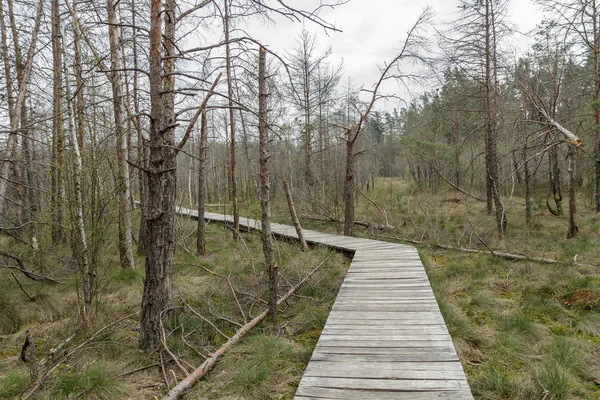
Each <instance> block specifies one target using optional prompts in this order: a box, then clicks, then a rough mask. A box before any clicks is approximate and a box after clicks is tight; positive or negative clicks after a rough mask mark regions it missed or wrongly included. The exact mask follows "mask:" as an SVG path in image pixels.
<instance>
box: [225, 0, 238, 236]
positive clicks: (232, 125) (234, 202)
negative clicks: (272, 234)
mask: <svg viewBox="0 0 600 400" xmlns="http://www.w3.org/2000/svg"><path fill="white" fill-rule="evenodd" d="M229 1H230V0H224V10H225V13H224V14H225V15H224V17H223V25H224V30H225V66H226V70H227V95H228V97H229V100H228V101H229V128H230V140H231V160H230V162H231V167H230V172H229V173H230V178H229V179H230V181H231V205H232V209H233V210H232V212H233V237H234V239H235V240H239V239H240V212H239V209H238V198H237V181H236V170H235V118H234V115H233V82H232V79H233V76H232V75H233V74H232V73H231V52H230V48H229Z"/></svg>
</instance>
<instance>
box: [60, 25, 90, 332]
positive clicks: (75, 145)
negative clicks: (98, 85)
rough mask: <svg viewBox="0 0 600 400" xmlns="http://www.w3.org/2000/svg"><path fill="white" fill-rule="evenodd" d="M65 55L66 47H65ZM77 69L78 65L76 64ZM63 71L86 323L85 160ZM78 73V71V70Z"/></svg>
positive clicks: (64, 68) (88, 307)
mask: <svg viewBox="0 0 600 400" xmlns="http://www.w3.org/2000/svg"><path fill="white" fill-rule="evenodd" d="M62 32H63V37H64V36H65V33H64V32H65V30H64V27H63V29H62ZM63 56H64V48H63ZM75 69H76V70H77V66H75ZM63 71H64V76H65V94H66V96H67V97H66V98H67V115H68V119H69V132H70V133H71V136H70V139H71V140H70V141H71V147H72V149H73V155H74V158H75V160H74V161H75V169H74V171H73V184H74V185H73V189H74V191H75V226H76V232H77V233H76V235H75V237H76V239H77V244H76V245H75V244H74V247H75V246H77V247H78V249H77V251H76V252H75V253H76V255H77V256H76V257H75V258H76V259H77V260H78V261H79V262H80V270H81V276H82V281H83V318H84V320H85V323H86V324H89V323H90V318H91V312H92V287H93V276H94V275H93V274H92V273H91V271H90V263H89V257H88V245H87V236H86V231H85V222H84V219H83V189H82V179H81V177H82V175H83V162H82V158H81V152H80V149H79V136H78V135H77V132H78V131H77V129H76V125H77V124H76V120H75V110H74V107H73V102H72V101H71V85H70V83H69V74H68V71H67V66H66V64H64V65H63ZM76 75H77V72H76Z"/></svg>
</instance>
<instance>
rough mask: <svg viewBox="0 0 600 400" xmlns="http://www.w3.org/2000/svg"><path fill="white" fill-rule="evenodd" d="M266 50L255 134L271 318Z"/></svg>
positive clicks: (273, 275) (273, 280) (273, 286)
mask: <svg viewBox="0 0 600 400" xmlns="http://www.w3.org/2000/svg"><path fill="white" fill-rule="evenodd" d="M266 54H267V51H266V50H265V48H264V47H262V46H261V47H260V48H259V58H258V135H259V147H260V159H259V164H260V208H261V209H262V216H261V219H260V222H261V235H262V243H263V253H264V255H265V264H266V267H267V274H268V276H269V316H270V317H271V321H275V320H276V318H277V263H276V262H275V250H274V248H273V233H272V232H271V204H270V188H271V182H270V181H269V127H268V125H267V118H268V115H267V112H268V111H267V98H268V96H269V95H268V93H267V84H266Z"/></svg>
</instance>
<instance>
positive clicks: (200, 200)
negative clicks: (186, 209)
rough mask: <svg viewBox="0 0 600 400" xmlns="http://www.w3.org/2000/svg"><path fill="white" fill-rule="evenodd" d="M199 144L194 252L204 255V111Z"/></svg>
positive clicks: (205, 128)
mask: <svg viewBox="0 0 600 400" xmlns="http://www.w3.org/2000/svg"><path fill="white" fill-rule="evenodd" d="M200 124H201V125H200V144H199V145H198V151H199V154H198V237H197V241H196V250H197V251H198V254H200V255H204V254H206V239H205V237H204V234H205V229H206V221H205V220H204V210H205V204H206V146H207V141H208V129H207V126H206V125H207V121H206V110H203V111H202V119H201V122H200Z"/></svg>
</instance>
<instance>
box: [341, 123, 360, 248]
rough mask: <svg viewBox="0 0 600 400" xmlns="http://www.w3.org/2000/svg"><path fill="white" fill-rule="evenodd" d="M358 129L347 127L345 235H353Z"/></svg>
mask: <svg viewBox="0 0 600 400" xmlns="http://www.w3.org/2000/svg"><path fill="white" fill-rule="evenodd" d="M358 129H359V127H358V125H357V126H354V127H352V128H350V129H348V130H347V132H348V137H347V138H346V178H345V180H344V205H345V212H344V235H346V236H354V169H355V164H356V159H355V157H356V154H354V143H355V140H356V137H357V135H358Z"/></svg>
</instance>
